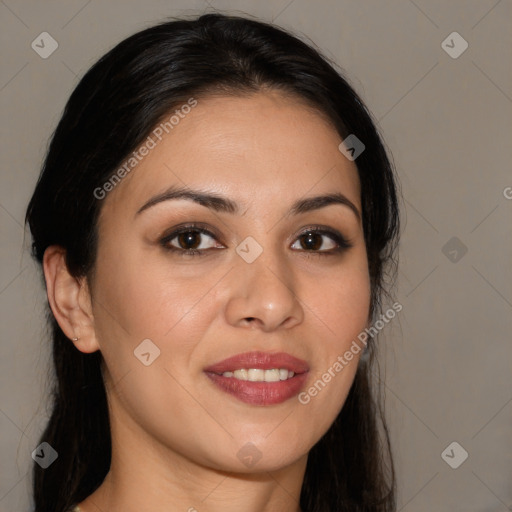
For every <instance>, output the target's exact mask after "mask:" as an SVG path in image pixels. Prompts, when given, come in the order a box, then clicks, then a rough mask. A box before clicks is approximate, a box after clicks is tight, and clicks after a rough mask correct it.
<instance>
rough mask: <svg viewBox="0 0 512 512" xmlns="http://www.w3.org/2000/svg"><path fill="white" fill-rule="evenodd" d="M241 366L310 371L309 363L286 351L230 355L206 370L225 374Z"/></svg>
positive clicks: (296, 371) (300, 371) (301, 371)
mask: <svg viewBox="0 0 512 512" xmlns="http://www.w3.org/2000/svg"><path fill="white" fill-rule="evenodd" d="M241 368H247V369H250V368H254V369H256V370H272V368H286V369H287V370H288V371H291V372H294V373H299V374H302V373H306V372H308V371H309V365H308V363H306V361H304V360H303V359H298V358H297V357H294V356H292V355H290V354H287V353H286V352H276V353H271V352H259V351H255V352H245V353H244V354H237V355H236V356H233V357H229V358H228V359H224V360H223V361H220V362H218V363H215V364H214V365H212V366H209V367H208V368H205V369H204V371H205V372H210V373H217V374H223V373H224V372H232V371H235V370H240V369H241Z"/></svg>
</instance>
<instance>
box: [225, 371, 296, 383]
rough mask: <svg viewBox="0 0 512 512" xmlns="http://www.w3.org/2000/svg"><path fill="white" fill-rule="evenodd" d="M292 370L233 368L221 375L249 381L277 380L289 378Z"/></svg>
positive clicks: (291, 375) (292, 373)
mask: <svg viewBox="0 0 512 512" xmlns="http://www.w3.org/2000/svg"><path fill="white" fill-rule="evenodd" d="M294 375H295V373H294V372H292V371H288V370H287V369H286V368H280V369H279V368H273V369H272V370H260V369H256V368H251V369H249V370H248V369H245V368H243V369H241V370H235V371H234V372H224V373H223V374H222V376H223V377H234V378H235V379H239V380H248V381H250V382H278V381H280V380H287V379H291V378H292V377H293V376H294Z"/></svg>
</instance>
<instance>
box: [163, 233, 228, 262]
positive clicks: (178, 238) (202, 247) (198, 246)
mask: <svg viewBox="0 0 512 512" xmlns="http://www.w3.org/2000/svg"><path fill="white" fill-rule="evenodd" d="M160 244H161V245H162V246H163V247H164V249H166V250H169V251H171V252H179V253H181V254H183V255H194V256H195V255H198V256H202V255H204V254H205V252H206V251H208V250H210V249H220V248H224V246H223V245H222V244H218V242H216V237H215V235H214V234H213V233H212V232H210V231H209V230H207V229H205V228H202V227H199V226H184V227H182V228H180V229H177V230H175V231H173V232H172V233H170V234H169V235H166V236H165V237H164V238H162V240H160Z"/></svg>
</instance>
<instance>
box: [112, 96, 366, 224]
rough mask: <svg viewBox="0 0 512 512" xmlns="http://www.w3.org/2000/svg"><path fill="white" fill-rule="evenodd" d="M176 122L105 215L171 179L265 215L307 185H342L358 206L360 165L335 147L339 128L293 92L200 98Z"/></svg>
mask: <svg viewBox="0 0 512 512" xmlns="http://www.w3.org/2000/svg"><path fill="white" fill-rule="evenodd" d="M177 110H179V107H177ZM184 112H187V113H186V114H185V113H184ZM172 114H173V113H172V112H171V113H170V114H169V118H170V117H171V115H172ZM173 121H174V123H176V124H173V126H172V128H170V129H169V126H168V133H166V132H165V131H164V132H163V136H161V140H158V139H157V138H156V137H155V136H152V139H153V140H154V142H155V144H154V147H153V148H152V149H150V150H149V152H148V153H147V154H146V155H145V156H143V157H142V158H141V160H140V161H137V163H136V165H135V166H134V168H133V170H131V171H130V172H129V173H128V174H127V175H126V177H125V178H124V179H123V180H122V181H121V182H120V183H119V184H117V185H116V187H115V188H114V190H112V191H111V192H109V193H108V195H107V198H106V199H105V204H104V205H103V210H105V211H104V212H102V214H103V215H106V214H108V213H109V212H114V213H115V212H119V210H122V211H123V214H126V213H127V212H128V211H133V212H135V211H136V210H137V209H138V208H139V207H140V206H141V205H142V204H143V203H144V202H145V201H147V199H148V198H150V197H151V196H152V195H155V194H158V193H159V192H162V191H163V190H165V189H166V188H168V187H169V186H171V185H180V186H190V187H191V188H204V189H205V190H211V191H216V192H219V193H222V194H224V195H229V196H230V197H232V198H233V199H234V200H235V201H237V202H239V203H240V204H241V205H242V206H244V205H245V206H247V207H249V206H250V205H251V206H254V205H257V204H261V207H262V211H261V213H262V214H263V213H264V214H268V213H270V210H269V208H270V206H271V205H272V207H276V208H277V207H278V206H279V205H280V204H283V205H284V204H285V203H286V202H291V201H292V200H294V199H297V198H299V197H302V196H305V195H307V194H308V192H311V193H328V192H332V191H339V192H341V193H343V194H345V195H346V196H347V197H349V199H350V200H351V201H352V202H353V203H355V204H356V206H358V207H359V205H360V197H359V196H360V185H359V178H358V174H357V168H356V166H355V164H354V162H351V161H349V160H348V159H346V158H345V157H344V156H343V155H342V154H341V153H340V151H339V150H338V145H339V144H340V142H341V138H340V136H339V134H338V133H337V131H336V130H335V129H334V127H333V126H332V125H331V124H330V123H329V122H328V121H327V120H326V119H325V116H323V115H320V114H319V113H318V112H317V111H315V110H313V109H312V108H310V107H308V106H307V105H305V104H304V103H303V102H300V101H298V100H297V99H294V98H291V97H289V96H285V95H284V94H283V93H280V92H276V91H272V92H260V93H256V94H253V95H250V96H211V97H205V98H198V99H197V104H196V106H194V107H193V108H191V109H186V110H183V111H181V115H180V116H179V117H178V116H175V118H174V119H173ZM150 136H151V134H150ZM151 145H152V146H153V144H151Z"/></svg>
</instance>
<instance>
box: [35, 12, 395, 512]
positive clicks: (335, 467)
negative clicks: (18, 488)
mask: <svg viewBox="0 0 512 512" xmlns="http://www.w3.org/2000/svg"><path fill="white" fill-rule="evenodd" d="M26 219H27V222H28V224H29V226H30V229H31V232H32V236H33V254H34V257H35V258H36V259H37V261H38V262H39V263H40V264H41V266H42V270H43V272H44V277H45V281H46V288H47V294H48V302H49V306H50V308H51V314H50V319H51V323H52V328H53V357H54V366H55V373H56V382H55V389H54V397H53V410H52V414H51V417H50V420H49V422H48V426H47V428H46V430H45V431H44V433H43V435H42V437H41V443H42V442H46V443H48V445H50V446H51V447H52V449H53V450H55V452H56V453H57V454H58V457H57V458H56V460H55V461H54V462H53V463H52V464H51V465H50V466H49V467H47V468H46V469H42V468H41V467H40V465H39V464H35V465H34V501H35V510H36V512H43V511H45V512H46V511H49V510H51V511H53V512H67V511H69V510H80V511H81V512H93V511H94V512H96V511H98V510H101V511H107V510H109V511H110V510H112V511H114V510H123V511H131V510H133V511H135V510H137V511H140V510H152V511H156V510H166V511H174V510H189V511H194V510H197V511H202V510H209V511H216V510H221V509H222V510H223V511H224V512H225V511H230V510H239V509H240V508H242V507H243V509H244V510H248V511H269V510H280V511H294V512H295V511H304V512H306V511H308V512H310V511H322V512H324V511H326V512H327V511H351V512H355V511H391V510H394V507H395V481H394V471H393V464H392V460H391V454H390V452H389V439H388V434H387V429H386V425H385V422H384V420H383V415H382V411H381V407H380V398H379V389H378V388H379V386H373V385H372V382H373V379H372V372H373V370H372V367H373V363H374V359H375V345H374V340H373V339H372V337H368V336H367V335H365V333H366V332H369V331H368V328H369V327H370V328H371V326H372V323H373V322H374V321H375V319H376V318H377V317H378V315H379V313H380V310H381V309H382V306H381V304H382V297H383V295H384V294H387V293H388V290H386V288H385V285H387V283H385V282H384V276H386V275H389V274H390V273H391V272H392V271H393V270H395V271H396V264H395V258H394V253H395V250H396V245H397V242H398V237H399V211H398V202H397V190H396V183H395V177H394V173H393V169H392V167H391V165H390V162H389V160H388V158H387V156H386V152H385V149H384V147H383V144H382V142H381V140H380V138H379V135H378V133H377V130H376V128H375V126H374V125H373V123H372V121H371V118H370V115H369V113H368V112H367V110H366V108H365V107H364V106H363V104H362V102H361V100H360V99H359V98H358V96H357V95H356V93H355V92H354V91H353V90H352V89H351V87H350V86H349V85H348V84H347V82H346V81H345V80H344V79H343V78H342V77H341V76H340V75H339V74H338V73H337V72H336V71H335V70H334V69H333V67H332V66H331V65H330V64H329V63H328V62H327V61H326V60H325V59H324V58H323V57H322V56H321V55H320V54H319V53H318V52H317V51H316V50H314V49H312V48H311V47H309V46H307V45H306V44H304V43H303V42H301V41H299V40H298V39H297V38H295V37H293V36H292V35H290V34H288V33H286V32H284V31H282V30H280V29H278V28H276V27H273V26H270V25H267V24H264V23H260V22H257V21H253V20H249V19H244V18H238V17H228V16H224V15H218V14H208V15H204V16H201V17H199V18H198V19H194V20H187V21H185V20H178V21H172V22H166V23H163V24H161V25H158V26H155V27H152V28H149V29H147V30H144V31H142V32H139V33H137V34H135V35H133V36H131V37H129V38H128V39H126V40H125V41H123V42H121V43H120V44H119V45H118V46H116V47H115V48H114V49H113V50H111V51H110V52H109V53H108V54H107V55H105V56H104V57H103V58H101V59H100V60H99V61H98V62H97V63H96V64H95V65H94V66H93V67H92V68H91V69H90V70H89V71H88V73H87V74H86V75H85V76H84V77H83V79H82V80H81V81H80V83H79V84H78V86H77V87H76V89H75V90H74V92H73V93H72V95H71V97H70V99H69V101H68V103H67V105H66V108H65V111H64V114H63V116H62V119H61V121H60V123H59V125H58V127H57V129H56V131H55V133H54V135H53V138H52V141H51V145H50V148H49V151H48V154H47V157H46V160H45V163H44V166H43V169H42V173H41V176H40V179H39V182H38V184H37V186H36V189H35V192H34V195H33V197H32V199H31V201H30V204H29V207H28V210H27V217H26ZM374 393H376V395H375V396H374ZM45 446H46V445H45ZM75 507H76V508H75Z"/></svg>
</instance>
